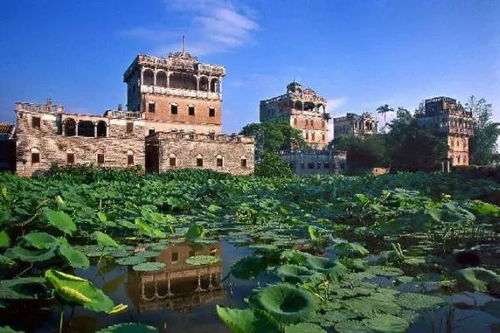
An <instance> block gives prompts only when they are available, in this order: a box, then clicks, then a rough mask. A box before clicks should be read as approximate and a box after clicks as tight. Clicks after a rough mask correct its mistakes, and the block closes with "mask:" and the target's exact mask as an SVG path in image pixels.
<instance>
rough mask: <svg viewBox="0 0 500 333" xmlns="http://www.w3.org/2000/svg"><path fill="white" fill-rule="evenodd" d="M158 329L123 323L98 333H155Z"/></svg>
mask: <svg viewBox="0 0 500 333" xmlns="http://www.w3.org/2000/svg"><path fill="white" fill-rule="evenodd" d="M155 332H158V331H157V330H156V328H154V327H152V326H148V325H144V324H140V323H121V324H116V325H113V326H108V327H106V328H103V329H101V330H99V331H97V332H96V333H155Z"/></svg>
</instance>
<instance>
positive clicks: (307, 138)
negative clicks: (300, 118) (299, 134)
mask: <svg viewBox="0 0 500 333" xmlns="http://www.w3.org/2000/svg"><path fill="white" fill-rule="evenodd" d="M306 140H309V132H306Z"/></svg>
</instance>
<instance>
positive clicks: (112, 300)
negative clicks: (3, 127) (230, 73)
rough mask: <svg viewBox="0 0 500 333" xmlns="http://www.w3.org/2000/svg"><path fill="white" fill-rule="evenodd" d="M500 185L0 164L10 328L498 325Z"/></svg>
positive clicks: (1, 321)
mask: <svg viewBox="0 0 500 333" xmlns="http://www.w3.org/2000/svg"><path fill="white" fill-rule="evenodd" d="M499 193H500V184H498V183H495V182H492V181H489V180H487V179H473V180H469V179H464V178H461V177H460V176H459V175H453V174H447V175H442V174H425V173H414V174H409V173H408V174H407V173H401V174H394V175H384V176H379V177H373V176H359V177H345V176H335V177H325V176H321V177H319V176H315V177H307V178H270V179H266V178H258V177H234V176H230V175H225V174H218V173H214V172H209V171H201V170H181V171H176V172H169V173H165V174H160V175H158V174H156V175H140V174H137V173H134V172H128V171H114V170H101V171H99V170H95V169H92V168H74V169H68V170H55V171H54V172H52V174H50V175H48V176H45V177H40V178H32V179H23V178H19V177H16V176H14V175H11V174H7V173H5V174H0V226H1V231H0V266H1V270H0V279H1V280H0V332H20V331H24V332H186V333H187V332H250V333H252V332H270V333H272V332H286V333H293V332H308V333H315V332H471V331H474V332H497V331H500V275H499V273H500V265H499V263H500V242H499V241H500V237H499V233H500V208H499V207H498V206H497V205H498V204H499V202H498V198H499Z"/></svg>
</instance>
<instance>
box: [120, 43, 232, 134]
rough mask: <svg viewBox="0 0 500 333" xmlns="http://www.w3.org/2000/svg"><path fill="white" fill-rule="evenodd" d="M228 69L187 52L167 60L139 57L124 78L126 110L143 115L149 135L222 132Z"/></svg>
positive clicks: (176, 54) (172, 54)
mask: <svg viewBox="0 0 500 333" xmlns="http://www.w3.org/2000/svg"><path fill="white" fill-rule="evenodd" d="M224 75H225V68H224V67H222V66H216V65H210V64H204V63H201V62H200V61H198V59H197V58H196V57H194V56H192V55H190V54H189V53H187V52H184V51H183V52H176V53H171V54H170V55H169V56H168V57H153V56H148V55H138V56H137V57H136V58H135V60H134V61H133V62H132V64H131V65H130V66H129V67H128V69H127V70H126V71H125V73H124V74H123V81H124V82H125V83H127V88H128V89H127V109H128V110H130V111H140V112H142V113H143V115H144V118H145V120H146V122H147V126H148V128H147V131H148V132H152V131H169V130H184V131H191V132H198V133H216V134H219V133H220V132H221V114H222V78H223V77H224Z"/></svg>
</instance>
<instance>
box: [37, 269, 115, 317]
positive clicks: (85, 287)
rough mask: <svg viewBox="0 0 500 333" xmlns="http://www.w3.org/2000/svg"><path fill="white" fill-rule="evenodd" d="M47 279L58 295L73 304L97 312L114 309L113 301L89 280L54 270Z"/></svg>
mask: <svg viewBox="0 0 500 333" xmlns="http://www.w3.org/2000/svg"><path fill="white" fill-rule="evenodd" d="M45 277H46V278H47V280H48V281H49V282H50V284H51V285H52V286H53V287H54V289H55V290H56V292H57V294H58V295H59V296H60V297H61V298H62V299H64V300H65V301H67V302H69V303H71V304H79V305H82V306H83V307H84V308H86V309H87V310H90V311H95V312H100V311H102V312H109V311H111V310H112V309H113V307H114V304H113V301H112V300H111V299H110V298H109V297H108V296H106V294H104V292H103V291H102V290H100V289H98V288H96V287H95V286H94V284H93V283H92V282H90V281H88V280H85V279H82V278H80V277H78V276H74V275H70V274H67V273H63V272H59V271H56V270H53V269H49V270H47V271H46V272H45Z"/></svg>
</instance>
